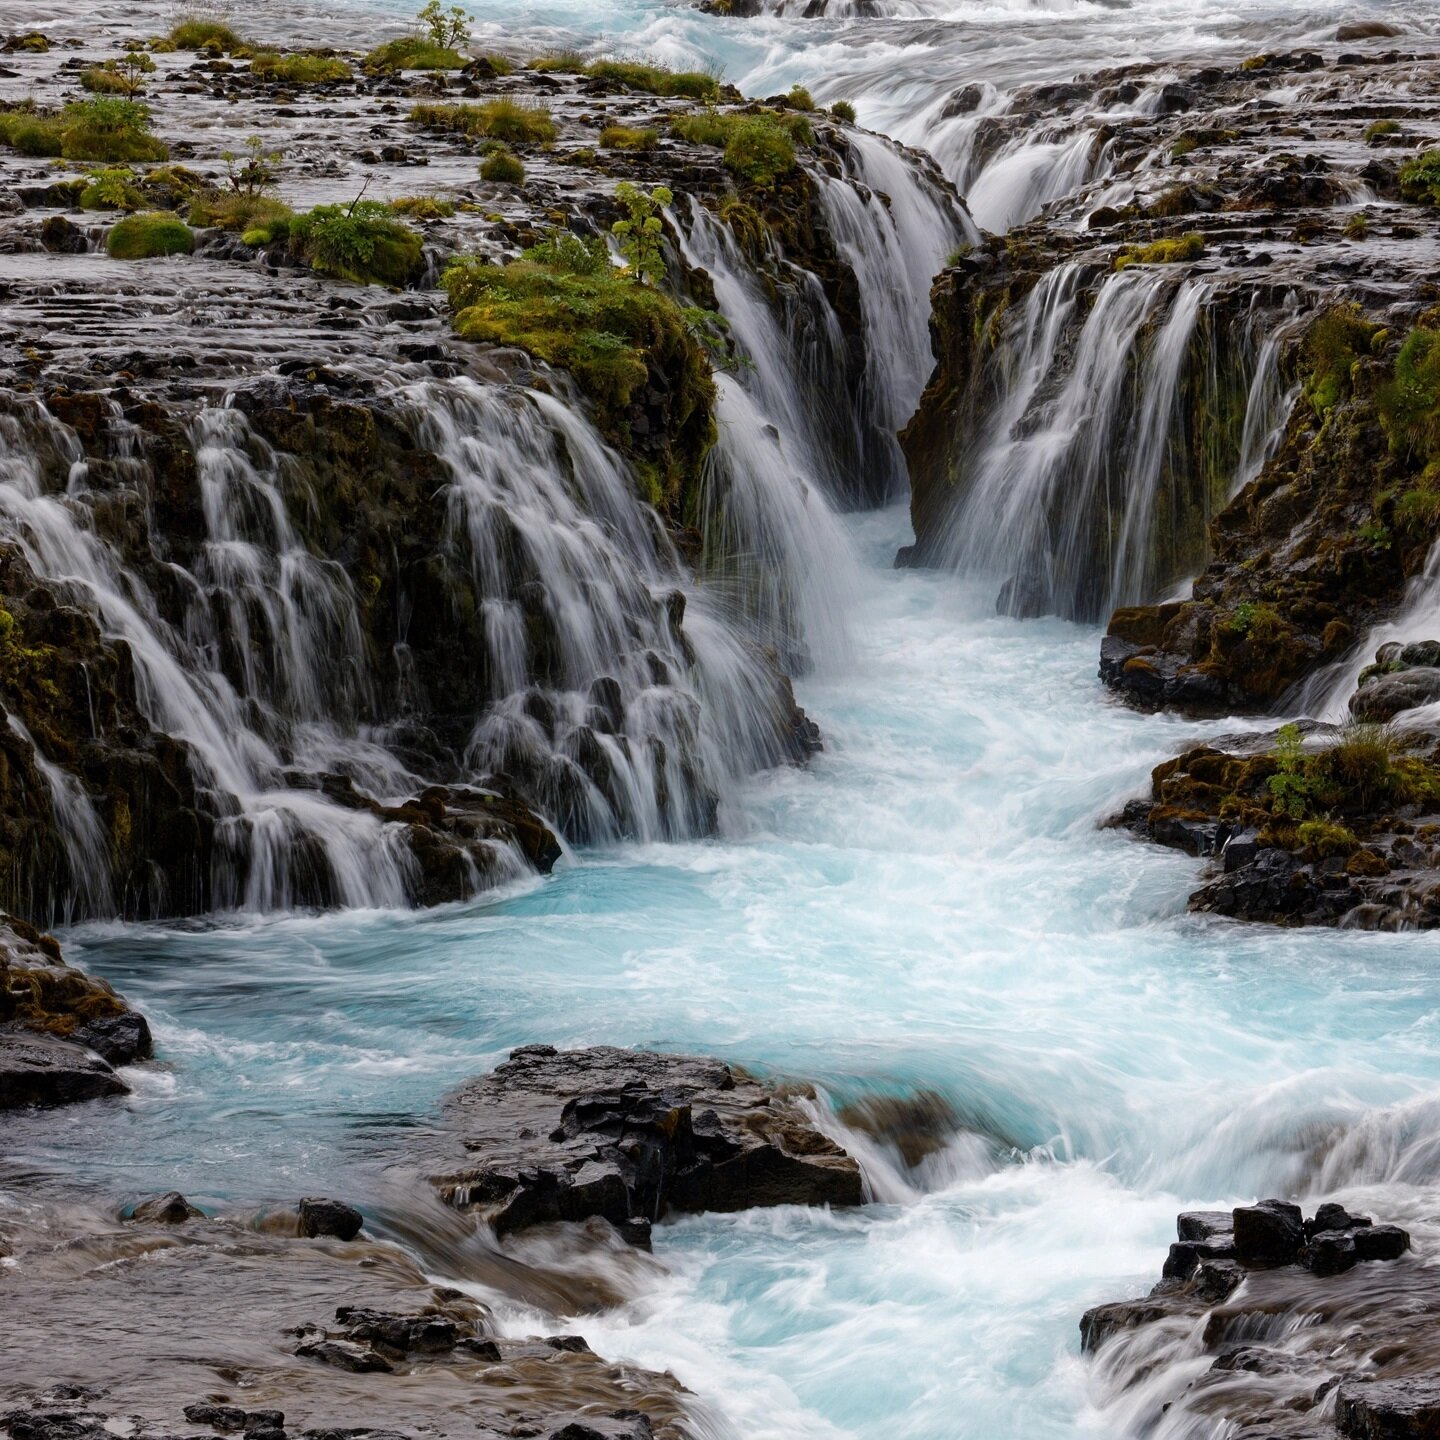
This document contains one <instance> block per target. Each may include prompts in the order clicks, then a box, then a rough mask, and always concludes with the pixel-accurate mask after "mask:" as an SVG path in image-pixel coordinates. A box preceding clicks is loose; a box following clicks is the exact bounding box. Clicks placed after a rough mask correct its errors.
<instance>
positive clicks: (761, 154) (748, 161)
mask: <svg viewBox="0 0 1440 1440" xmlns="http://www.w3.org/2000/svg"><path fill="white" fill-rule="evenodd" d="M795 165H796V159H795V143H794V141H793V140H792V139H791V137H790V135H789V133H788V132H787V131H786V129H785V127H784V126H783V125H779V124H777V123H776V122H775V121H774V120H773V119H771V118H770V117H769V116H767V115H746V116H745V117H744V118H743V119H741V120H740V121H739V123H738V124H736V125H735V127H734V128H733V129H732V130H731V132H730V137H729V139H727V140H726V142H725V168H726V169H727V170H729V171H730V173H731V174H732V175H735V176H738V177H739V178H740V179H742V180H744V181H745V182H746V183H747V184H749V185H753V186H754V187H755V188H756V189H758V190H772V189H774V187H775V185H776V183H777V182H778V181H780V180H782V179H784V178H785V176H787V175H789V174H790V173H791V172H792V171H793V170H794V169H795Z"/></svg>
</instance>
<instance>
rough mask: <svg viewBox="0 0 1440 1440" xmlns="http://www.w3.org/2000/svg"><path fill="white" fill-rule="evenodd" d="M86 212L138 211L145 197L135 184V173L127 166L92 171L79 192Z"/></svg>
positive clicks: (143, 203)
mask: <svg viewBox="0 0 1440 1440" xmlns="http://www.w3.org/2000/svg"><path fill="white" fill-rule="evenodd" d="M80 205H81V207H82V208H83V209H86V210H140V209H142V208H143V207H144V205H145V197H144V195H143V194H141V192H140V189H139V187H138V186H137V185H136V183H135V172H134V171H133V170H131V169H130V167H129V166H128V165H127V166H121V167H119V168H118V169H114V170H92V171H91V172H90V178H89V180H88V181H87V182H86V185H85V188H84V189H83V190H82V191H81V192H80Z"/></svg>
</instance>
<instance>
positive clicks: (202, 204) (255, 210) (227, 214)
mask: <svg viewBox="0 0 1440 1440" xmlns="http://www.w3.org/2000/svg"><path fill="white" fill-rule="evenodd" d="M294 213H295V212H294V211H293V210H291V208H290V207H289V206H288V205H286V204H284V203H283V202H282V201H280V200H277V199H275V197H274V196H273V195H245V194H234V193H229V194H227V193H224V192H221V191H214V192H211V193H209V194H204V195H197V196H195V197H194V199H192V200H191V201H190V206H189V210H188V211H187V214H186V218H187V219H188V220H189V222H190V223H191V224H192V225H196V226H202V227H203V226H211V227H214V228H215V229H217V230H251V229H254V228H256V227H267V226H271V225H273V224H274V223H275V222H276V221H281V220H289V219H290V217H291V216H292V215H293V214H294Z"/></svg>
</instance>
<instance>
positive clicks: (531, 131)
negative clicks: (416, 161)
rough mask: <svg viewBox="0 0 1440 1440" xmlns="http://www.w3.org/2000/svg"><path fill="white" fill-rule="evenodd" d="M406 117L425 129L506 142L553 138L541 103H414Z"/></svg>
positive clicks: (541, 141) (537, 141)
mask: <svg viewBox="0 0 1440 1440" xmlns="http://www.w3.org/2000/svg"><path fill="white" fill-rule="evenodd" d="M410 120H411V122H412V123H413V124H415V125H420V126H423V127H424V128H425V129H427V130H453V131H457V132H459V133H460V134H462V135H474V136H481V135H485V136H489V137H490V138H491V139H494V140H504V141H506V142H507V143H508V144H511V145H518V144H525V143H529V144H545V143H548V142H549V141H551V140H554V138H555V133H556V132H555V122H554V121H553V120H552V119H551V118H550V111H549V110H548V109H546V107H545V106H543V105H527V104H522V103H520V102H519V101H515V100H489V101H487V102H486V103H485V104H483V105H443V104H423V105H416V106H415V107H414V109H412V110H411V111H410Z"/></svg>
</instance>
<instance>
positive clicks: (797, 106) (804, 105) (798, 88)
mask: <svg viewBox="0 0 1440 1440" xmlns="http://www.w3.org/2000/svg"><path fill="white" fill-rule="evenodd" d="M785 103H786V104H787V105H789V106H790V108H791V109H792V110H813V109H814V108H815V101H814V99H813V98H812V97H811V94H810V92H809V91H808V90H807V89H806V88H805V87H804V86H803V85H792V86H791V87H790V88H789V90H787V91H786V92H785Z"/></svg>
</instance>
